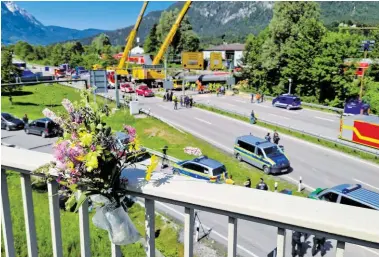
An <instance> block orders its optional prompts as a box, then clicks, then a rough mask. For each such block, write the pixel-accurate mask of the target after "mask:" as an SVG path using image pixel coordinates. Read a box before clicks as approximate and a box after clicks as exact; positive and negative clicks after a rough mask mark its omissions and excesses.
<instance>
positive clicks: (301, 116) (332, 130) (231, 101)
mask: <svg viewBox="0 0 379 257" xmlns="http://www.w3.org/2000/svg"><path fill="white" fill-rule="evenodd" d="M194 99H196V101H197V102H199V103H207V104H208V103H209V104H211V105H214V106H216V107H220V108H223V109H227V110H230V111H236V112H239V113H243V114H246V115H249V114H250V113H251V110H254V112H255V113H256V114H257V115H258V118H262V119H264V120H268V121H273V122H277V123H279V124H281V125H284V126H291V127H295V128H297V129H300V130H304V131H306V132H310V133H314V134H320V135H323V136H326V137H330V138H337V137H338V134H339V115H338V114H334V113H329V112H322V111H315V110H309V109H301V110H287V109H284V108H278V107H274V106H272V105H271V101H265V102H263V103H259V104H258V103H250V100H249V99H247V98H244V97H238V96H219V97H217V96H216V95H214V94H203V95H195V96H194Z"/></svg>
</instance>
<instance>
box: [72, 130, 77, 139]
mask: <svg viewBox="0 0 379 257" xmlns="http://www.w3.org/2000/svg"><path fill="white" fill-rule="evenodd" d="M71 139H72V140H76V139H78V134H77V133H76V132H73V133H72V134H71Z"/></svg>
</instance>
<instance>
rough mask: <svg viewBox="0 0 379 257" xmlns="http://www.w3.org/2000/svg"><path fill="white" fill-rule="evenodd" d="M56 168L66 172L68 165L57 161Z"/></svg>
mask: <svg viewBox="0 0 379 257" xmlns="http://www.w3.org/2000/svg"><path fill="white" fill-rule="evenodd" d="M56 167H57V168H58V169H60V170H65V169H66V168H67V166H66V163H64V162H60V161H57V164H56Z"/></svg>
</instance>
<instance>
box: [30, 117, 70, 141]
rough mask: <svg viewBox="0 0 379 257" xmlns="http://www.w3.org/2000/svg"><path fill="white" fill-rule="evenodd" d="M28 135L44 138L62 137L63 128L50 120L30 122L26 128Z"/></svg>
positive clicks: (43, 119)
mask: <svg viewBox="0 0 379 257" xmlns="http://www.w3.org/2000/svg"><path fill="white" fill-rule="evenodd" d="M25 133H26V134H34V135H40V136H42V137H50V136H61V135H63V130H62V128H61V127H60V126H59V125H58V124H56V123H55V122H53V121H52V120H51V119H49V118H42V119H38V120H34V121H32V122H30V123H29V124H28V125H27V126H25Z"/></svg>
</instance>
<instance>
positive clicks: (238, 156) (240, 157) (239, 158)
mask: <svg viewBox="0 0 379 257" xmlns="http://www.w3.org/2000/svg"><path fill="white" fill-rule="evenodd" d="M236 158H237V160H238V161H239V162H242V156H241V155H240V154H238V153H237V155H236Z"/></svg>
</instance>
